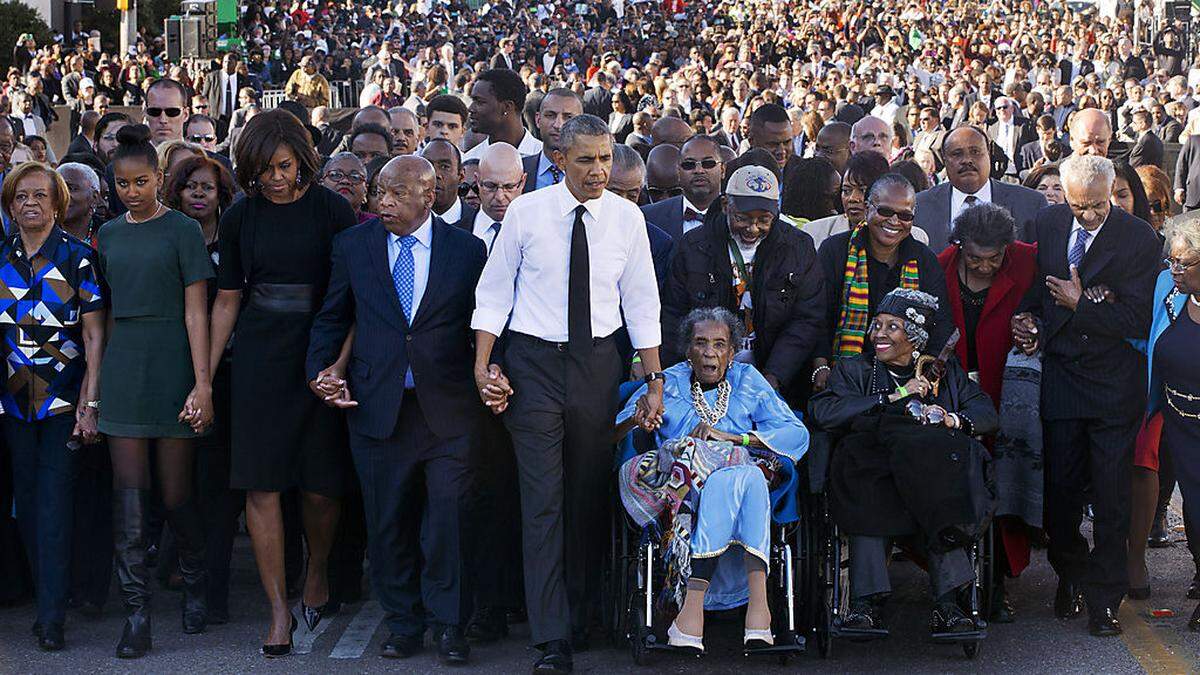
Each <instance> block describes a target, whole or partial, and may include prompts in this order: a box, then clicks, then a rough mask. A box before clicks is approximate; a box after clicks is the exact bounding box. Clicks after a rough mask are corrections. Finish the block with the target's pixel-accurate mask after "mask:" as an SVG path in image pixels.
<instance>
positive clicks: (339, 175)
mask: <svg viewBox="0 0 1200 675" xmlns="http://www.w3.org/2000/svg"><path fill="white" fill-rule="evenodd" d="M325 178H326V179H327V180H331V181H333V182H335V183H341V182H345V181H348V182H351V183H362V182H365V181H366V180H367V177H366V176H364V175H362V174H361V173H359V172H357V171H338V170H337V169H334V170H333V171H326V172H325Z"/></svg>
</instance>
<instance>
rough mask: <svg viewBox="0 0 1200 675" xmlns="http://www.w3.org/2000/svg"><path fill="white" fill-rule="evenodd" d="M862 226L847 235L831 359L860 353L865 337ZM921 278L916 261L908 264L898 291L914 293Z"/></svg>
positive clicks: (867, 318) (868, 300) (868, 315)
mask: <svg viewBox="0 0 1200 675" xmlns="http://www.w3.org/2000/svg"><path fill="white" fill-rule="evenodd" d="M865 229H866V228H865V226H862V225H860V226H859V227H858V229H856V230H855V231H854V233H853V234H851V235H850V248H849V251H848V254H847V255H846V270H845V274H844V276H843V281H842V314H841V317H840V318H839V319H838V327H837V334H836V335H835V336H834V339H833V354H834V358H839V359H840V358H847V357H850V356H857V355H859V354H861V353H862V350H863V341H864V339H865V337H866V334H867V323H868V322H869V321H870V320H871V307H870V304H871V290H870V286H869V284H868V281H867V258H868V256H869V254H868V253H867V247H866V243H865V242H866V236H867V235H866V232H864V230H865ZM920 285H921V278H920V274H919V273H918V268H917V261H916V260H915V259H914V260H909V261H907V262H905V263H904V267H903V268H901V270H900V287H901V288H908V289H913V290H917V289H919V288H920Z"/></svg>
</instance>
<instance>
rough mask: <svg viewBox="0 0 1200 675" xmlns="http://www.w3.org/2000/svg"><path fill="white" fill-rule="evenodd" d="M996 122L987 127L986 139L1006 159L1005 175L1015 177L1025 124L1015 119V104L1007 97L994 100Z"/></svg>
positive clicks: (1017, 170)
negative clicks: (997, 148)
mask: <svg viewBox="0 0 1200 675" xmlns="http://www.w3.org/2000/svg"><path fill="white" fill-rule="evenodd" d="M995 108H996V121H995V122H994V123H993V124H991V125H990V126H989V127H988V130H987V132H988V138H990V139H992V141H993V142H995V143H996V145H999V146H1000V149H1001V150H1003V151H1004V156H1005V157H1007V158H1008V170H1007V172H1006V173H1005V175H1008V176H1014V177H1015V176H1016V175H1017V173H1018V172H1019V171H1020V169H1019V168H1018V163H1017V158H1018V156H1019V150H1020V149H1021V145H1022V143H1021V139H1022V138H1023V137H1024V136H1025V123H1024V122H1023V121H1022V120H1019V119H1017V117H1016V114H1017V108H1018V106H1017V102H1016V101H1014V100H1013V99H1011V98H1009V97H1007V96H1001V97H999V98H997V99H996V103H995Z"/></svg>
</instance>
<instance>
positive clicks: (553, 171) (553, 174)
mask: <svg viewBox="0 0 1200 675" xmlns="http://www.w3.org/2000/svg"><path fill="white" fill-rule="evenodd" d="M550 178H551V180H553V181H554V184H555V185H558V184H559V183H560V182H561V181H562V170H561V169H559V168H558V167H557V166H554V165H553V164H551V165H550Z"/></svg>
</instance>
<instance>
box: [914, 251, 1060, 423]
mask: <svg viewBox="0 0 1200 675" xmlns="http://www.w3.org/2000/svg"><path fill="white" fill-rule="evenodd" d="M958 254H959V247H958V244H953V245H951V246H950V247H949V248H947V249H946V250H945V251H942V253H941V255H939V256H938V262H940V263H941V264H942V270H943V271H945V273H946V299H947V301H948V302H949V303H950V311H951V312H953V313H954V325H955V326H958V330H959V331H961V333H962V335H963V340H961V341H960V342H959V343H958V361H959V363H961V364H963V367H964V368H965V367H966V365H967V343H966V335H967V329H966V327H965V324H964V322H963V310H962V294H961V293H960V291H959V281H958ZM1036 275H1037V246H1035V245H1033V244H1026V243H1025V242H1021V241H1016V242H1013V243H1012V244H1009V246H1008V250H1007V251H1005V253H1004V264H1003V265H1001V266H1000V271H999V272H997V273H996V277H995V279H993V280H992V287H991V289H990V290H989V291H988V296H987V301H986V303H985V304H984V306H983V314H981V315H980V317H979V325H978V326H977V327H976V329H975V355H976V356H977V357H978V359H979V386H980V387H981V388H982V389H983V390H984V391H985V392H987V395H988V396H990V397H992V402H993V403H995V404H996V407H997V408H999V407H1000V384H1001V382H1002V381H1003V379H1004V362H1005V360H1006V359H1007V358H1008V352H1009V350H1010V349H1012V316H1013V314H1015V313H1016V312H1017V306H1018V305H1020V304H1021V298H1022V297H1024V296H1025V291H1028V290H1029V287H1030V286H1031V285H1033V279H1034V277H1035V276H1036Z"/></svg>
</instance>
